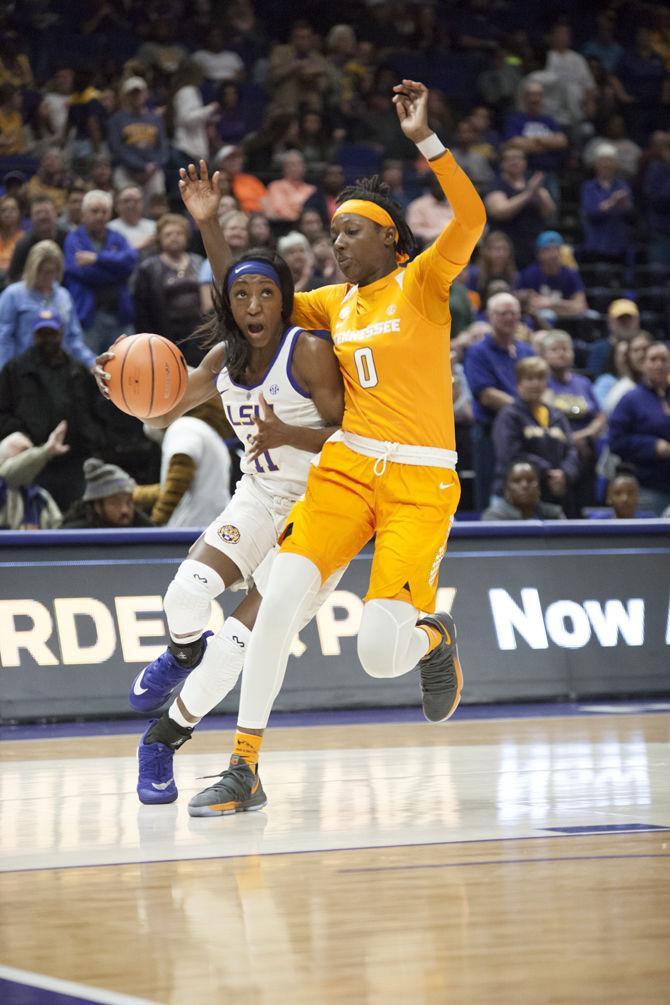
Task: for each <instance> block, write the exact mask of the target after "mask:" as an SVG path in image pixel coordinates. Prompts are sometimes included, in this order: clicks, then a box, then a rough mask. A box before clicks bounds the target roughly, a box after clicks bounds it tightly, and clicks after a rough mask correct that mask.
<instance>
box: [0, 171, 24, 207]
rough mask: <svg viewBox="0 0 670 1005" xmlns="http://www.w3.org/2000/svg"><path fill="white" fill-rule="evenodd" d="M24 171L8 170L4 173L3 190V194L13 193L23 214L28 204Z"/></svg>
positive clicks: (12, 195)
mask: <svg viewBox="0 0 670 1005" xmlns="http://www.w3.org/2000/svg"><path fill="white" fill-rule="evenodd" d="M27 180H28V179H27V178H26V176H25V175H24V173H23V171H8V172H7V174H5V175H3V178H2V186H1V191H2V194H3V195H11V197H12V198H13V199H16V201H17V202H18V204H19V206H20V207H21V212H22V214H23V212H24V208H25V205H26V181H27Z"/></svg>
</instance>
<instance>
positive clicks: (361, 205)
mask: <svg viewBox="0 0 670 1005" xmlns="http://www.w3.org/2000/svg"><path fill="white" fill-rule="evenodd" d="M342 213H355V214H356V216H364V217H365V218H366V220H372V221H373V222H374V223H378V224H379V225H380V226H381V227H393V235H394V237H395V240H396V241H397V240H398V236H399V235H398V228H397V227H396V225H395V223H394V222H393V219H392V218H391V216H390V214H389V213H387V212H386V210H385V209H383V208H382V207H381V206H378V205H377V203H376V202H370V201H369V200H367V199H347V201H346V202H343V203H342V205H341V206H338V207H337V209H336V210H335V212H334V213H333V220H334V219H335V217H336V216H340V215H341V214H342ZM395 258H396V262H397V263H398V265H400V264H402V262H406V261H407V260H408V258H409V255H407V254H405V252H403V251H396V253H395Z"/></svg>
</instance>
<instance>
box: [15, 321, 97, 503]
mask: <svg viewBox="0 0 670 1005" xmlns="http://www.w3.org/2000/svg"><path fill="white" fill-rule="evenodd" d="M98 398H99V394H98V391H97V388H96V384H95V380H94V378H93V376H92V374H91V373H90V372H89V371H88V370H87V369H86V368H85V367H83V366H82V365H81V363H79V362H77V360H75V359H72V357H71V356H68V354H67V353H66V352H65V351H64V349H63V327H62V324H61V319H60V318H59V317H58V316H57V315H56V314H55V313H54V312H53V311H48V310H45V311H42V312H40V314H39V315H38V316H37V318H36V320H35V321H34V324H33V342H32V345H30V346H29V347H28V349H26V350H25V351H24V352H22V353H20V354H19V355H18V356H14V357H13V359H10V360H9V362H8V363H6V364H5V366H4V367H3V368H2V370H0V438H4V437H5V436H8V435H9V434H10V433H23V434H24V435H25V436H27V437H28V438H29V439H30V440H31V441H32V442H33V443H44V442H45V441H46V440H48V438H49V434H50V433H51V431H52V430H53V429H55V428H56V426H58V424H59V423H60V422H62V421H63V420H65V421H66V422H67V437H66V442H67V445H68V447H69V450H68V451H67V452H62V453H60V454H58V455H57V456H53V457H52V458H51V459H50V460H49V462H48V464H46V466H45V467H44V469H43V470H42V471H41V472H40V474H39V475H38V476H37V477H36V481H37V482H38V484H39V485H41V486H42V487H43V488H45V489H47V490H48V491H49V492H50V493H51V495H52V496H53V497H54V499H55V500H56V503H57V504H58V506H59V507H60V509H61V510H63V509H65V508H66V507H67V506H69V505H70V503H71V502H72V501H73V500H74V499H76V498H77V497H78V496H79V495H80V494H81V492H82V489H83V476H82V464H83V461H84V458H85V457H88V456H89V455H90V454H91V453H93V452H94V451H96V450H97V449H98V447H99V446H100V443H101V435H102V430H101V426H100V423H99V421H98V418H97V402H98Z"/></svg>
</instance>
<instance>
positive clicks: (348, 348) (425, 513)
mask: <svg viewBox="0 0 670 1005" xmlns="http://www.w3.org/2000/svg"><path fill="white" fill-rule="evenodd" d="M394 92H395V96H394V99H393V100H394V103H395V106H396V111H397V114H398V119H399V121H400V126H401V128H402V130H403V132H404V133H405V135H406V136H407V137H408V138H409V139H411V140H413V141H414V142H415V143H416V144H417V146H418V148H419V151H420V152H421V153H422V154H423V155H424V156H425V157H426V158H427V159H428V162H429V164H430V167H431V169H432V170H433V172H434V173H435V175H436V177H437V178H438V179H439V180H440V184H441V185H442V187H443V190H444V192H445V194H446V196H447V198H448V199H449V203H450V205H451V206H452V208H453V211H454V217H453V220H452V221H451V223H450V224H449V225H448V226H447V227H446V228H445V230H444V231H442V233H441V234H440V235H439V236H438V238H437V240H436V241H435V243H434V244H433V245H432V246H431V247H430V248H428V249H427V250H426V251H424V252H423V253H422V254H421V255H419V256H418V257H417V258H415V259H414V260H413V261H412V262H411V263H410V264H409V265H407V266H406V267H405V268H403V267H402V266H403V264H404V263H405V262H406V261H407V259H408V257H409V254H410V252H411V251H412V250H413V246H414V239H413V235H412V233H411V231H410V229H409V227H408V226H407V224H406V223H405V221H404V219H403V217H402V213H401V211H400V208H399V207H398V206H397V205H396V204H394V203H393V201H392V200H391V199H390V198H389V197H388V190H387V189H386V187H385V186H383V185H382V184H381V183H380V182H379V180H378V179H376V178H373V179H366V180H365V181H364V182H362V183H359V184H358V185H356V186H354V187H353V188H350V189H345V191H344V192H343V193H342V194H341V196H340V197H339V198H338V208H337V210H336V212H335V214H334V216H333V219H332V222H331V238H332V241H333V246H334V251H335V256H336V258H337V261H338V264H339V267H340V269H341V271H342V273H343V274H344V275H345V277H346V278H347V282H346V283H343V284H339V285H335V286H326V287H323V288H321V289H318V290H314V291H312V292H310V293H298V294H296V296H295V301H294V311H293V319H294V321H295V322H296V323H297V324H299V325H301V326H303V327H306V328H312V329H324V328H325V329H329V330H330V331H331V332H332V337H333V343H334V347H335V353H336V356H337V359H338V362H339V364H340V369H341V372H342V376H343V379H344V385H345V409H344V419H343V422H342V429H341V431H340V432H339V433H337V434H335V436H334V437H332V438H331V439H330V440H329V441H328V442H327V443H326V445H325V446H324V448H323V450H322V453H321V457H320V461H319V463H318V465H317V466H315V467H314V468H313V469H312V471H311V473H310V477H309V480H308V483H307V491H306V493H305V497H304V499H303V500H302V501H301V502H299V503H297V504H296V506H295V507H294V509H293V510H292V512H291V514H290V515H289V517H288V520H287V524H286V527H285V529H284V533H283V538H282V543H281V552H280V554H279V556H278V557H277V559H276V561H275V563H274V566H273V569H272V572H271V574H270V578H269V582H268V584H267V587H266V590H265V592H264V597H263V603H262V605H261V609H260V612H259V616H258V620H257V622H256V626H255V628H254V633H253V635H252V639H251V643H250V646H249V650H248V654H247V660H246V663H245V673H244V678H243V683H242V695H241V700H240V714H239V717H238V732H237V734H236V739H235V747H234V752H233V757H232V759H231V767H230V769H229V770H228V771H225V772H224V773H223V774H222V776H221V780H220V781H219V782H217V783H216V784H215V785H214V786H210V787H209V788H208V789H206V790H205V791H204V792H202V793H200V794H199V795H197V796H196V797H194V799H193V800H192V801H191V804H190V806H189V812H190V813H192V814H193V815H220V814H226V813H233V812H237V811H240V810H245V809H247V808H252V807H251V806H250V805H249V800H251V799H252V797H253V794H254V792H255V791H256V789H257V788H258V786H259V784H260V781H259V778H258V774H257V763H258V753H259V750H260V745H261V740H262V734H263V730H264V728H265V725H266V723H267V719H268V717H269V714H270V709H271V707H272V703H273V701H274V698H275V697H276V695H277V693H278V692H279V689H280V687H281V684H282V681H283V677H284V672H285V668H286V663H287V661H288V655H289V648H290V644H291V640H292V638H293V636H294V634H295V631H296V628H297V626H298V624H299V623H300V621H301V618H302V617H303V612H304V610H305V608H306V605H309V604H310V603H311V602H312V600H313V598H314V596H315V595H316V593H317V592H318V590H319V589H320V586H321V583H322V581H323V580H325V579H326V578H327V577H328V576H329V575H330V574H331V572H332V571H333V570H335V569H338V568H341V567H342V566H344V565H346V564H347V563H348V562H349V561H350V560H351V559H352V558H353V557H354V556H355V555H356V554H357V553H358V552H359V551H360V549H361V548H362V547H363V546H364V545H365V544H366V543H367V542H368V541H369V540H370V539H371V538H372V536H373V534H374V535H376V542H375V552H374V557H373V561H372V572H371V577H370V587H369V590H368V593H367V596H366V598H365V601H366V603H365V608H364V613H363V618H362V622H361V628H360V632H359V636H358V655H359V659H360V661H361V663H362V665H363V668H364V669H365V671H366V672H367V673H368V674H370V675H371V676H373V677H396V676H400V675H401V674H405V673H407V672H409V671H410V670H412V669H414V668H415V667H416V666H417V665H418V666H419V668H420V671H421V684H422V692H423V706H424V713H425V715H426V717H427V718H428V719H429V720H430V721H433V722H441V721H444V720H445V719H447V718H449V716H450V715H451V714H452V713H453V711H454V710H455V708H456V706H457V705H458V702H459V699H460V691H461V686H462V675H461V670H460V664H459V659H458V652H457V649H456V633H455V626H454V623H453V620H452V618H451V617H450V615H449V614H446V613H439V614H436V615H427V616H423V617H419V613H420V612H422V611H434V608H435V596H436V591H437V578H438V571H439V565H440V561H441V559H442V557H443V555H444V552H445V549H446V545H447V537H448V534H449V530H450V528H451V523H452V520H453V515H454V513H455V511H456V507H457V505H458V499H459V495H460V486H459V482H458V477H457V475H456V471H455V467H456V460H457V456H456V452H455V438H454V418H453V404H452V379H451V366H450V353H449V327H450V316H449V288H450V285H451V282H452V281H453V279H454V278H455V277H456V276H457V275H458V273H459V272H460V271H461V270H462V269H463V268H464V267H465V265H466V264H467V262H468V260H469V258H470V255H471V253H472V250H473V248H474V247H475V245H476V243H477V241H478V239H479V237H480V235H481V233H482V231H483V228H484V225H485V222H486V214H485V210H484V206H483V203H482V201H481V199H480V198H479V196H478V194H477V192H476V190H475V188H474V186H473V185H472V183H471V182H470V180H469V179H468V178H467V176H466V175H465V173H464V172H463V171H462V170H461V169H460V168H459V166H458V165H457V163H456V161H455V160H454V158H453V156H452V155H451V153H449V151H447V150H446V149H445V148H444V146H443V145H442V143H441V141H440V140H439V139H438V137H437V136H436V135H435V134H434V133H433V132H432V130H431V129H430V127H429V126H428V119H427V99H428V92H427V90H426V88H425V87H424V85H423V84H420V83H417V82H415V81H410V80H403V82H402V84H399V85H397V86H396V87H395V88H394ZM203 168H204V165H202V164H201V180H200V182H198V180H197V175H196V172H195V168H190V169H189V174H188V175H186V173H184V174H183V175H182V181H181V189H182V195H183V196H184V200H185V202H186V204H187V206H188V208H189V210H190V212H191V213H192V215H193V216H194V218H195V219H196V220H198V222H199V223H200V226H201V231H202V233H203V237H204V239H205V244H206V247H207V251H208V256H209V258H210V261H211V263H212V267H213V270H214V274H215V276H217V277H221V276H222V275H223V273H224V271H225V270H226V267H227V264H228V263H227V258H226V256H225V253H224V249H222V246H221V237H220V234H219V233H217V231H216V229H215V226H214V225H213V224H212V223H210V222H209V221H208V214H207V213H205V212H204V211H203V207H202V206H198V202H199V195H200V193H201V191H202V189H203V187H205V186H204V184H203V178H202V170H203ZM212 183H213V185H212V187H215V186H216V183H217V178H216V175H215V176H214V178H213V179H212ZM203 202H204V200H203ZM271 436H272V433H271V428H270V429H268V430H266V429H265V428H263V427H261V428H260V430H259V433H258V437H257V438H258V442H259V446H261V449H266V448H268V447H269V446H271ZM417 619H418V620H417Z"/></svg>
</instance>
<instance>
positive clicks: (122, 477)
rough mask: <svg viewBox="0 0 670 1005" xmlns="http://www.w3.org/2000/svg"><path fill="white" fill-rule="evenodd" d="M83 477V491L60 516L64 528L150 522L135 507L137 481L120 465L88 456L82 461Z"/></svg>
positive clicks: (136, 525) (138, 525)
mask: <svg viewBox="0 0 670 1005" xmlns="http://www.w3.org/2000/svg"><path fill="white" fill-rule="evenodd" d="M84 479H85V482H86V487H85V489H84V494H83V496H82V498H81V499H77V500H76V501H75V502H74V503H73V504H72V506H71V507H70V509H69V510H68V511H67V513H66V514H65V516H64V517H63V523H62V527H63V529H67V530H78V529H84V528H87V529H103V528H112V527H118V528H124V527H151V526H152V523H151V520H150V519H149V517H148V516H145V515H144V513H142V512H141V511H140V510H138V509H136V508H135V503H134V502H133V492H134V490H135V489H136V487H137V483H136V482H135V479H134V478H131V477H130V475H129V474H127V473H126V472H125V471H124V470H123V468H120V467H118V466H117V465H116V464H106V463H105V462H104V461H101V460H100V459H99V458H97V457H89V458H88V459H87V460H86V461H85V462H84Z"/></svg>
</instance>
